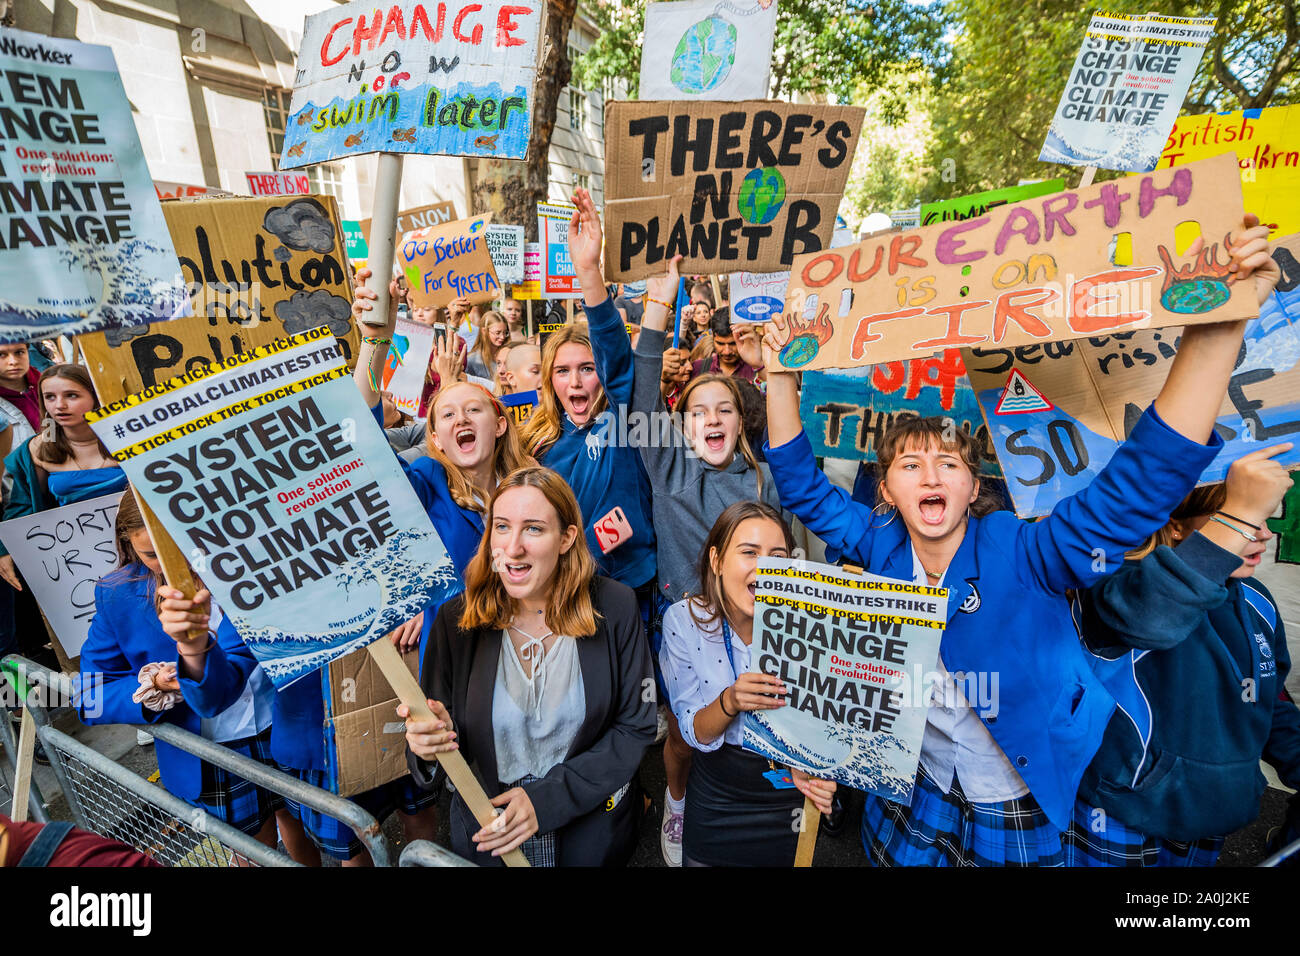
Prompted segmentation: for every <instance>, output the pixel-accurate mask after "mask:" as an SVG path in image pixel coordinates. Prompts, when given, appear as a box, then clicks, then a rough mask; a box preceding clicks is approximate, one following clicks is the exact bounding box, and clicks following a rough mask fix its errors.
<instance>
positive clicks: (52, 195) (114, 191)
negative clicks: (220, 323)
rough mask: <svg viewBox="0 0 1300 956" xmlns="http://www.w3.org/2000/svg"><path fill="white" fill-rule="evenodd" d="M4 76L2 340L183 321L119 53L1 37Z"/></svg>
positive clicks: (172, 256) (185, 302) (183, 305)
mask: <svg viewBox="0 0 1300 956" xmlns="http://www.w3.org/2000/svg"><path fill="white" fill-rule="evenodd" d="M0 71H2V72H3V74H4V79H5V82H4V84H3V87H2V88H0V110H2V111H3V113H4V121H5V125H4V129H5V135H4V145H3V147H0V185H2V186H3V189H4V194H5V197H6V201H5V205H4V207H3V208H2V209H0V342H28V341H32V340H34V339H41V338H47V337H50V336H56V335H78V334H80V333H82V332H91V331H94V330H96V329H118V328H123V327H127V326H132V325H139V324H141V323H145V322H157V321H160V320H163V319H171V318H175V317H176V316H179V315H184V314H186V312H187V310H188V306H189V299H188V296H186V294H185V289H184V287H183V286H182V284H181V281H180V275H179V270H178V269H177V268H176V253H175V251H174V250H173V249H172V244H171V239H170V237H169V236H168V234H167V226H166V224H165V223H164V222H163V215H162V208H161V206H160V204H159V202H158V194H157V192H156V191H155V190H154V185H153V180H152V179H151V178H150V176H149V170H148V168H147V167H146V166H145V160H144V152H143V150H142V149H141V148H140V140H139V137H138V136H137V135H136V129H135V122H134V120H133V119H132V117H131V104H130V103H129V102H128V101H127V98H126V93H125V91H124V90H123V88H122V79H121V77H120V76H119V75H118V72H117V66H116V64H115V62H114V60H113V52H112V50H110V49H109V48H108V47H106V46H91V45H89V44H86V43H77V42H75V41H72V40H63V39H55V38H52V37H47V36H42V35H40V34H37V33H26V32H24V31H21V30H7V29H0Z"/></svg>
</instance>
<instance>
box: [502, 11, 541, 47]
mask: <svg viewBox="0 0 1300 956" xmlns="http://www.w3.org/2000/svg"><path fill="white" fill-rule="evenodd" d="M532 12H533V11H532V8H531V7H502V8H501V9H500V10H499V11H498V12H497V46H499V47H508V46H523V45H524V43H525V42H527V41H525V40H521V39H520V38H519V37H517V36H513V35H512V34H514V32H515V31H516V30H518V29H519V21H518V20H516V19H515V17H517V16H524V15H526V14H530V13H532Z"/></svg>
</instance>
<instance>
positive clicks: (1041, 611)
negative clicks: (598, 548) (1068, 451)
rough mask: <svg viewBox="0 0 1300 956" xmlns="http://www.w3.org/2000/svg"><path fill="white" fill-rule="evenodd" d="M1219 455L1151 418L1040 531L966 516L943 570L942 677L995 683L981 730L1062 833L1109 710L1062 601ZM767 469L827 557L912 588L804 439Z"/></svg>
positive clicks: (1150, 529)
mask: <svg viewBox="0 0 1300 956" xmlns="http://www.w3.org/2000/svg"><path fill="white" fill-rule="evenodd" d="M1222 444H1223V442H1222V439H1220V438H1218V436H1211V439H1210V444H1209V445H1200V444H1197V443H1196V442H1193V441H1190V440H1189V439H1187V438H1184V437H1183V436H1182V435H1179V434H1178V433H1177V432H1175V431H1173V430H1172V429H1170V428H1169V426H1167V425H1166V424H1165V423H1164V422H1163V421H1162V420H1161V419H1160V417H1159V415H1158V414H1157V413H1156V412H1155V409H1154V408H1150V409H1148V410H1147V412H1146V413H1145V414H1144V415H1143V416H1142V418H1141V419H1140V420H1139V421H1138V423H1137V425H1136V426H1135V427H1134V429H1133V431H1132V433H1131V434H1130V436H1129V438H1128V440H1127V441H1126V442H1125V443H1124V444H1123V445H1121V446H1120V447H1119V449H1118V450H1117V451H1116V452H1115V455H1114V456H1113V457H1112V458H1111V460H1110V461H1109V462H1108V463H1107V465H1106V467H1105V468H1104V469H1103V470H1102V472H1101V473H1100V474H1099V475H1098V476H1097V477H1096V478H1095V479H1094V480H1093V482H1092V483H1091V484H1090V485H1089V486H1088V487H1087V488H1085V489H1084V490H1083V491H1081V492H1079V493H1078V494H1076V495H1073V496H1071V497H1070V498H1067V499H1065V500H1064V501H1062V502H1060V503H1059V504H1058V505H1057V506H1056V508H1055V509H1054V510H1053V512H1052V514H1051V515H1050V516H1048V517H1047V518H1046V519H1044V520H1043V521H1039V522H1036V523H1027V522H1022V521H1020V520H1019V519H1017V518H1016V516H1015V515H1014V514H1012V513H1010V512H1005V511H1004V512H995V513H993V514H990V515H987V516H985V517H982V518H976V517H972V518H970V519H969V524H968V526H967V530H966V535H965V537H964V539H963V540H962V543H961V546H960V547H959V548H958V550H957V553H956V555H955V556H954V557H953V560H952V563H951V564H950V565H949V567H948V570H947V574H946V577H945V582H946V585H945V586H946V587H948V588H949V591H950V594H949V599H948V622H947V628H946V630H945V631H944V634H943V640H942V644H941V654H942V658H943V662H944V665H945V666H946V667H947V669H948V670H949V672H952V673H956V672H959V671H960V672H965V673H976V674H978V673H981V672H983V673H989V674H993V673H996V674H998V676H999V683H1000V695H999V699H998V701H997V712H996V714H992V713H989V711H991V710H992V708H988V709H986V711H985V712H984V713H981V714H980V718H981V720H982V721H983V722H984V725H985V727H986V728H987V729H988V731H989V733H990V734H991V735H992V736H993V739H994V740H995V741H996V742H997V744H998V746H999V747H1001V749H1002V751H1003V753H1005V754H1006V756H1007V758H1008V759H1009V760H1010V761H1011V763H1012V765H1013V766H1014V767H1015V768H1016V770H1017V772H1018V773H1019V774H1020V776H1021V777H1022V778H1023V780H1024V782H1025V784H1026V785H1027V786H1028V787H1029V790H1030V795H1031V796H1032V798H1033V800H1034V801H1036V802H1037V805H1038V807H1040V808H1041V810H1042V813H1043V814H1044V815H1045V816H1046V819H1047V821H1048V822H1049V823H1050V825H1051V826H1052V827H1053V828H1055V829H1056V830H1057V831H1060V832H1061V833H1064V832H1065V831H1066V830H1068V828H1069V826H1070V823H1071V820H1072V817H1073V810H1074V804H1075V797H1076V794H1077V792H1078V788H1079V781H1080V779H1081V778H1082V776H1083V772H1084V769H1085V768H1086V767H1087V765H1088V763H1089V761H1091V760H1092V757H1093V755H1094V754H1095V753H1096V752H1097V748H1098V747H1099V746H1100V744H1101V738H1102V735H1103V733H1104V732H1105V729H1106V724H1107V721H1109V719H1110V716H1111V713H1112V711H1113V710H1114V707H1115V702H1114V699H1113V698H1112V697H1111V696H1110V694H1109V693H1108V692H1107V690H1106V688H1105V687H1104V686H1103V685H1102V683H1101V681H1100V680H1099V679H1098V678H1097V676H1096V675H1095V674H1094V673H1093V671H1092V668H1091V666H1090V664H1089V662H1088V660H1087V655H1086V654H1085V653H1084V651H1083V648H1082V647H1081V646H1080V643H1079V638H1078V634H1077V632H1076V630H1075V628H1074V625H1073V623H1072V621H1071V617H1070V608H1069V605H1068V604H1067V602H1066V601H1065V600H1064V599H1063V596H1064V594H1065V592H1066V591H1067V590H1069V589H1071V588H1081V587H1087V586H1088V585H1090V584H1092V583H1093V582H1095V581H1096V580H1098V579H1099V578H1100V577H1102V575H1103V572H1102V571H1101V570H1099V568H1102V567H1111V568H1114V567H1117V566H1118V565H1119V564H1120V563H1121V562H1122V561H1123V557H1124V554H1125V552H1126V551H1128V550H1130V549H1131V548H1133V547H1135V546H1137V545H1138V544H1140V543H1141V542H1142V541H1143V540H1144V539H1145V538H1147V537H1148V536H1149V535H1150V534H1152V533H1154V532H1155V530H1156V529H1157V528H1160V527H1161V526H1163V525H1164V523H1165V521H1166V519H1167V518H1168V515H1169V512H1170V511H1171V510H1172V509H1173V508H1174V507H1175V506H1176V505H1177V504H1178V503H1179V502H1180V501H1182V499H1183V498H1184V497H1185V496H1186V494H1187V493H1188V492H1189V491H1191V489H1192V488H1193V487H1194V486H1195V484H1196V480H1197V478H1198V477H1199V476H1200V474H1201V472H1202V471H1203V470H1204V469H1205V467H1206V466H1207V465H1208V464H1209V463H1210V461H1211V460H1212V459H1213V458H1214V456H1215V454H1216V453H1217V452H1218V450H1219V448H1220V447H1221V446H1222ZM767 460H768V464H769V465H770V467H771V469H772V475H773V478H774V479H775V481H776V485H777V489H778V491H779V492H780V494H781V504H782V505H783V506H784V507H785V508H787V509H789V510H790V511H792V512H794V514H796V515H797V516H798V517H799V519H800V520H801V521H803V523H804V524H805V525H806V526H807V527H808V529H809V530H810V531H811V532H812V533H813V534H816V535H817V536H819V537H820V538H822V540H824V541H825V542H826V544H827V548H828V550H832V551H834V552H835V553H837V554H839V555H841V556H842V557H843V558H844V559H845V560H848V561H851V562H853V563H855V564H860V565H862V566H863V567H864V568H865V569H866V570H867V571H868V572H871V573H874V574H881V575H884V576H886V577H890V578H894V579H897V580H905V581H910V580H911V579H912V576H913V557H912V547H911V541H910V538H909V536H908V533H907V529H906V528H905V527H904V525H903V522H902V520H901V519H899V518H898V517H897V515H890V516H885V515H878V514H873V513H872V512H871V511H870V510H869V509H867V508H864V507H862V506H861V505H858V504H856V503H855V502H853V501H852V499H851V498H850V496H849V494H848V493H847V492H845V491H843V490H842V489H839V488H836V487H834V486H833V485H831V483H830V482H829V481H828V480H827V478H826V476H825V475H824V474H823V473H822V472H821V471H820V470H818V469H817V467H816V463H815V461H814V458H813V454H812V448H811V446H810V445H809V443H808V438H807V436H806V435H803V434H800V435H799V436H797V437H796V438H794V439H793V440H791V441H790V442H787V443H786V444H784V445H782V446H780V447H778V448H770V447H769V448H768V449H767ZM1099 554H1100V555H1104V556H1105V558H1106V564H1104V565H1103V564H1102V563H1101V562H1099V561H1098V560H1097V557H1098V555H1099ZM870 802H871V801H870V800H869V801H868V803H869V804H870ZM869 818H870V814H869V813H867V814H864V818H863V839H864V844H869V843H870V839H871V837H872V836H873V834H872V833H871V832H870V831H869V830H868V826H869V822H868V821H869ZM922 822H925V821H922ZM1014 829H1018V827H1010V826H1008V827H1006V828H1005V831H1006V832H1008V833H1010V832H1011V831H1012V830H1014ZM909 832H910V831H909Z"/></svg>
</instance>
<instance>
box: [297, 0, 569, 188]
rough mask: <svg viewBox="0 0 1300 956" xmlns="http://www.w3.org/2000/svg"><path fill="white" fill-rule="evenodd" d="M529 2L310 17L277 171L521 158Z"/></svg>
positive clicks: (527, 102)
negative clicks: (388, 159)
mask: <svg viewBox="0 0 1300 956" xmlns="http://www.w3.org/2000/svg"><path fill="white" fill-rule="evenodd" d="M544 12H545V8H544V7H543V6H542V5H541V4H540V3H538V2H536V0H483V2H481V3H460V4H448V3H445V2H438V3H434V2H431V0H426V2H420V3H412V2H411V0H405V2H402V3H392V4H388V5H386V6H383V7H381V6H379V5H377V4H375V3H372V2H370V0H356V2H354V3H349V4H348V5H347V6H344V7H335V8H333V9H330V10H327V11H325V12H324V13H318V14H316V15H314V16H310V17H308V18H307V22H306V24H305V26H304V27H303V38H302V45H301V47H300V50H301V52H300V55H299V57H298V75H297V77H296V78H295V81H294V86H293V104H292V106H291V107H290V111H289V118H288V120H287V122H286V124H285V135H284V153H283V155H282V156H281V158H280V168H281V169H292V168H295V167H298V166H309V165H311V164H312V163H320V162H324V161H325V160H329V159H337V158H338V157H340V156H352V155H355V154H357V153H373V152H378V151H382V152H388V153H441V154H444V155H448V156H500V157H506V158H510V159H523V158H524V156H525V155H526V154H527V152H528V136H529V133H530V131H531V130H532V125H533V122H532V117H533V86H534V84H535V81H536V78H537V58H538V49H539V44H538V36H539V33H540V30H541V24H542V16H543V14H544Z"/></svg>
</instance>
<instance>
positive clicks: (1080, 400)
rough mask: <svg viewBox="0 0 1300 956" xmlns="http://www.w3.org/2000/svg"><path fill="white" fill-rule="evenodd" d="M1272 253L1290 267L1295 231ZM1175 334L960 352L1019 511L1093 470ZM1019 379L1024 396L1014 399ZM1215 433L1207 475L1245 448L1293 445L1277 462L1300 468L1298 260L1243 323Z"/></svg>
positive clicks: (1036, 507)
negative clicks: (1218, 447) (1008, 401)
mask: <svg viewBox="0 0 1300 956" xmlns="http://www.w3.org/2000/svg"><path fill="white" fill-rule="evenodd" d="M1274 257H1275V258H1277V259H1278V260H1279V264H1281V262H1282V260H1284V259H1285V260H1287V261H1288V262H1291V263H1294V262H1295V259H1296V257H1300V236H1290V237H1288V238H1286V239H1283V240H1281V242H1280V243H1279V245H1278V246H1277V248H1276V249H1275V250H1274ZM1244 284H1245V285H1247V286H1250V285H1251V283H1244ZM1251 294H1252V295H1253V294H1254V291H1253V289H1252V291H1251ZM1179 331H1180V330H1179V329H1176V328H1169V329H1161V330H1157V331H1149V330H1148V331H1141V332H1122V333H1116V334H1113V335H1107V336H1100V337H1091V338H1087V339H1082V340H1078V341H1074V342H1055V343H1048V344H1046V345H1042V346H1038V345H1030V346H1024V347H1020V348H1006V349H991V350H982V349H975V350H970V351H966V352H964V353H963V355H964V358H965V362H966V368H967V369H968V370H969V374H970V380H971V384H972V386H973V387H974V389H975V393H976V395H977V396H978V398H979V402H980V406H981V408H982V410H983V412H984V417H985V421H986V422H987V423H988V426H989V433H990V435H991V437H992V440H993V445H994V448H995V449H996V451H997V455H998V458H999V459H1000V460H1001V462H1002V468H1003V470H1004V472H1005V474H1006V478H1007V487H1008V489H1009V490H1010V492H1011V497H1012V500H1013V501H1014V502H1015V505H1016V513H1017V514H1019V515H1021V516H1022V517H1029V516H1031V515H1045V514H1047V513H1048V512H1050V511H1051V510H1052V508H1053V507H1054V506H1055V505H1056V503H1057V502H1059V501H1060V500H1062V499H1063V498H1067V497H1069V496H1070V495H1072V494H1074V493H1075V492H1077V491H1080V490H1081V489H1083V488H1084V487H1085V486H1086V485H1087V484H1088V483H1089V482H1091V481H1092V479H1093V478H1094V477H1096V475H1097V473H1098V472H1100V471H1101V469H1102V467H1104V466H1105V464H1106V462H1108V461H1109V460H1110V457H1111V455H1113V454H1114V453H1115V449H1116V448H1117V447H1119V443H1120V442H1121V441H1123V440H1124V438H1125V437H1126V436H1127V435H1128V433H1129V431H1130V430H1131V429H1132V427H1133V425H1134V424H1135V423H1136V422H1137V420H1138V418H1139V417H1140V416H1141V414H1142V412H1143V411H1145V409H1146V407H1147V406H1148V405H1150V404H1151V401H1152V400H1153V399H1154V398H1155V397H1156V395H1157V394H1158V393H1159V391H1160V387H1161V385H1163V384H1164V381H1165V377H1166V376H1167V375H1168V374H1169V366H1170V363H1171V362H1172V361H1173V357H1174V354H1175V353H1176V351H1177V344H1178V339H1179ZM1017 382H1019V383H1020V386H1021V387H1020V390H1019V391H1020V396H1021V398H1022V399H1024V400H1025V403H1024V404H1022V405H1019V406H1017V405H1011V406H1010V407H1007V406H1006V405H1003V404H1002V403H1003V402H1004V399H1005V398H1007V397H1008V396H1009V393H1012V394H1013V393H1014V392H1015V391H1016V384H1017ZM1035 396H1037V399H1035ZM1000 405H1001V407H1002V410H1001V412H999V410H998V409H999V407H1000ZM1215 430H1216V431H1217V432H1218V433H1219V434H1220V436H1222V437H1223V439H1224V447H1223V450H1222V451H1221V452H1220V453H1219V454H1218V456H1217V457H1216V458H1215V459H1214V461H1213V463H1212V464H1211V465H1210V467H1209V468H1207V469H1206V470H1205V472H1204V473H1203V474H1202V475H1201V481H1202V482H1203V483H1208V482H1215V481H1222V480H1223V479H1224V478H1225V477H1226V475H1227V472H1228V466H1229V465H1231V464H1232V463H1233V462H1234V461H1236V460H1237V459H1238V458H1240V457H1241V456H1242V455H1244V454H1246V453H1247V452H1249V451H1251V450H1253V449H1256V448H1262V447H1264V446H1267V445H1275V444H1278V443H1279V442H1287V441H1290V442H1295V443H1296V448H1295V449H1293V450H1292V451H1290V452H1288V453H1287V454H1286V455H1284V456H1282V457H1281V458H1279V459H1278V460H1279V461H1280V462H1282V464H1284V465H1288V466H1290V465H1294V464H1300V268H1297V269H1292V270H1291V272H1290V276H1289V277H1288V276H1286V275H1284V277H1283V280H1282V282H1281V283H1279V285H1278V291H1277V292H1275V293H1274V295H1273V297H1272V298H1271V299H1269V300H1268V301H1267V302H1265V303H1264V305H1263V306H1262V307H1261V308H1260V314H1259V318H1257V319H1252V320H1251V321H1250V322H1249V323H1248V324H1247V326H1246V335H1245V349H1244V353H1243V355H1242V356H1241V357H1240V358H1239V359H1238V362H1237V366H1236V369H1235V370H1234V372H1233V375H1232V379H1231V381H1230V383H1229V385H1228V394H1227V395H1226V396H1225V398H1224V400H1223V404H1222V406H1221V407H1220V409H1219V417H1218V424H1217V425H1216V427H1215Z"/></svg>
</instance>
